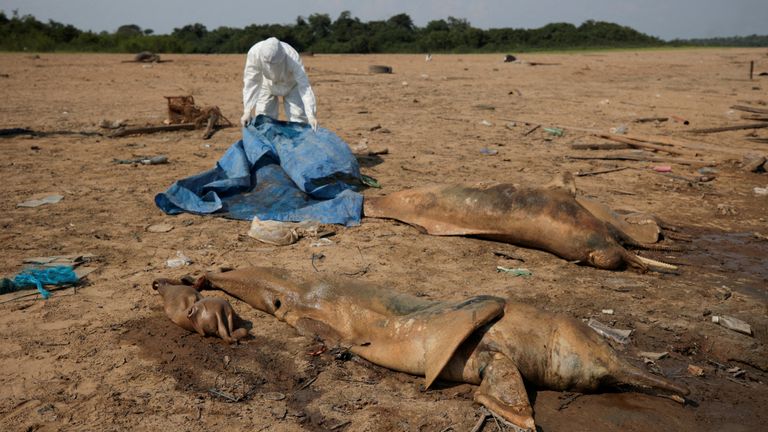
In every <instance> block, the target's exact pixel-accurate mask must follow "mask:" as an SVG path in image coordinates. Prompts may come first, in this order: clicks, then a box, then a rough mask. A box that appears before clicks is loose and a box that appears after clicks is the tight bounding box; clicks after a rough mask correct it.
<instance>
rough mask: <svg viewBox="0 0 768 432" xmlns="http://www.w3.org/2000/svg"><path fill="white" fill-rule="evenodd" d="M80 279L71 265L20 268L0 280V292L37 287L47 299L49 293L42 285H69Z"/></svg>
mask: <svg viewBox="0 0 768 432" xmlns="http://www.w3.org/2000/svg"><path fill="white" fill-rule="evenodd" d="M79 280H80V278H78V277H77V274H75V270H74V269H73V268H72V266H52V267H43V268H28V269H24V270H22V271H21V272H20V273H19V274H17V275H16V276H14V278H13V279H6V278H4V279H3V280H2V284H1V285H2V289H1V291H2V293H3V294H4V293H6V292H11V291H18V290H20V289H24V288H31V287H35V288H37V291H38V292H39V293H40V295H41V296H42V297H43V298H44V299H47V298H48V297H50V296H51V293H50V292H49V291H48V290H46V289H45V288H43V285H56V286H61V285H69V284H75V283H77V282H78V281H79Z"/></svg>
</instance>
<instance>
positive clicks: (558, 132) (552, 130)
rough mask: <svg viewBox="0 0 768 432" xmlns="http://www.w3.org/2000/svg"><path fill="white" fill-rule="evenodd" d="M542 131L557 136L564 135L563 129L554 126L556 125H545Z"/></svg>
mask: <svg viewBox="0 0 768 432" xmlns="http://www.w3.org/2000/svg"><path fill="white" fill-rule="evenodd" d="M544 131H545V132H547V133H549V134H550V135H553V136H558V137H561V136H563V135H565V131H564V130H563V129H560V128H556V127H545V128H544Z"/></svg>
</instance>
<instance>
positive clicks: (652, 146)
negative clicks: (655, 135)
mask: <svg viewBox="0 0 768 432" xmlns="http://www.w3.org/2000/svg"><path fill="white" fill-rule="evenodd" d="M597 136H598V137H600V138H603V139H607V140H611V141H616V142H620V143H624V144H627V145H628V146H630V147H633V148H639V149H646V150H653V151H663V152H666V153H669V154H671V155H681V154H682V153H680V152H679V151H677V150H672V149H671V148H670V147H668V146H667V147H665V146H660V145H656V144H649V143H645V142H642V141H640V140H637V139H633V138H629V137H626V136H623V135H614V134H598V135H597Z"/></svg>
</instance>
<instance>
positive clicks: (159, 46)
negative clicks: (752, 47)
mask: <svg viewBox="0 0 768 432" xmlns="http://www.w3.org/2000/svg"><path fill="white" fill-rule="evenodd" d="M271 36H275V37H277V38H278V39H280V40H283V41H285V42H288V43H290V44H291V45H292V46H294V47H295V48H296V50H297V51H300V52H301V51H304V52H307V51H311V52H316V53H419V52H420V53H426V52H429V53H450V52H456V53H458V52H462V53H465V52H519V51H530V50H547V49H573V48H609V47H617V48H633V47H653V46H662V45H666V44H668V43H667V42H665V41H663V40H661V39H659V38H656V37H653V36H649V35H646V34H643V33H641V32H638V31H637V30H634V29H632V28H630V27H626V26H621V25H618V24H614V23H609V22H603V21H594V20H589V21H585V22H584V23H582V24H581V25H579V26H576V25H573V24H570V23H552V24H547V25H545V26H543V27H540V28H536V29H514V28H495V29H488V30H483V29H478V28H475V27H472V26H471V25H470V23H469V22H468V21H467V20H466V19H462V18H454V17H448V18H446V19H439V20H433V21H430V22H429V23H427V25H426V26H424V27H417V26H416V25H414V23H413V20H412V19H411V17H410V16H408V15H407V14H404V13H401V14H398V15H394V16H392V17H391V18H389V19H387V20H384V21H368V22H363V21H361V20H360V19H359V18H355V17H352V15H351V13H350V12H348V11H345V12H342V13H341V14H340V15H339V16H338V17H337V18H336V19H335V20H334V19H331V17H330V16H329V15H328V14H312V15H309V16H308V17H306V18H305V17H301V16H300V17H298V18H296V22H295V23H293V24H287V25H286V24H259V25H256V24H254V25H249V26H246V27H245V28H242V29H240V28H233V27H219V28H217V29H214V30H209V29H207V28H206V27H205V26H204V25H203V24H200V23H195V24H189V25H186V26H184V27H181V28H175V29H173V32H171V33H170V34H167V35H156V34H154V32H153V31H152V30H151V29H142V28H141V27H139V26H138V25H135V24H126V25H122V26H120V27H119V28H118V29H117V30H116V31H115V32H113V33H109V32H100V33H95V32H92V31H82V30H80V29H78V28H76V27H74V26H72V25H69V24H62V23H59V22H56V21H53V20H50V21H48V22H47V23H45V22H41V21H39V20H37V19H36V18H35V17H33V16H31V15H22V16H19V14H18V12H17V11H13V13H12V14H11V16H10V17H9V16H7V15H6V14H5V12H3V11H0V50H2V51H40V52H50V51H75V52H121V53H136V52H140V51H152V52H156V53H204V54H212V53H243V52H246V51H247V50H248V49H249V48H250V47H251V46H252V45H253V44H254V43H255V42H257V41H259V40H262V39H266V38H268V37H271ZM728 41H730V42H731V43H735V44H738V42H739V41H738V40H737V39H734V38H729V39H728V40H727V41H726V42H728ZM673 42H674V44H675V45H685V44H687V43H688V42H686V41H680V40H676V41H673ZM696 42H697V44H704V42H702V41H701V40H698V41H696ZM719 42H720V41H719V40H718V44H719ZM762 42H765V37H763V39H762Z"/></svg>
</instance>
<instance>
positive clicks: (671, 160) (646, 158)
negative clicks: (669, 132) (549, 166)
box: [565, 154, 707, 165]
mask: <svg viewBox="0 0 768 432" xmlns="http://www.w3.org/2000/svg"><path fill="white" fill-rule="evenodd" d="M565 158H566V159H575V160H628V161H636V162H667V163H677V164H680V165H695V164H701V165H707V162H705V161H698V160H692V159H678V158H664V157H655V156H644V155H634V154H618V155H607V156H568V155H566V156H565Z"/></svg>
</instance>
